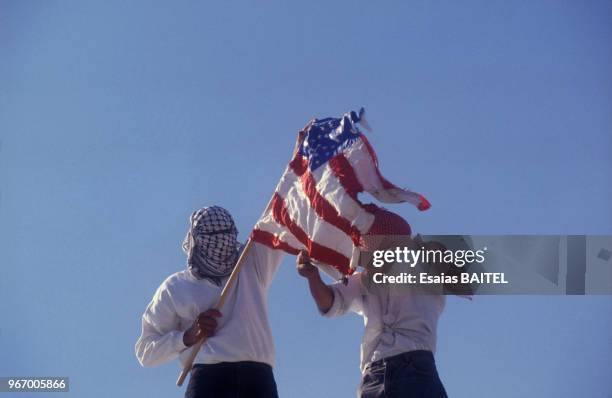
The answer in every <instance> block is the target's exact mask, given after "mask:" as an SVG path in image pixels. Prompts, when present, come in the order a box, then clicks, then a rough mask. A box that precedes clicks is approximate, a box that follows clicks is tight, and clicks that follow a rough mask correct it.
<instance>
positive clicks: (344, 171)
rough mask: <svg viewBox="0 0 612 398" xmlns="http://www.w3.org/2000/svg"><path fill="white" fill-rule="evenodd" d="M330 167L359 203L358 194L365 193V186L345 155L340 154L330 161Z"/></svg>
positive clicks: (345, 188)
mask: <svg viewBox="0 0 612 398" xmlns="http://www.w3.org/2000/svg"><path fill="white" fill-rule="evenodd" d="M329 167H330V168H331V170H332V171H333V172H334V175H335V176H336V178H338V180H339V181H340V184H341V185H342V187H344V190H345V191H346V192H347V193H348V194H349V195H350V196H351V197H352V198H353V199H354V200H355V201H357V202H359V200H358V199H357V194H358V193H359V192H363V186H362V185H361V183H360V182H359V180H358V179H357V174H355V170H353V166H351V164H350V163H349V161H348V159H347V158H346V157H345V156H344V155H343V154H341V153H340V154H338V155H336V156H334V157H333V158H331V159H330V160H329Z"/></svg>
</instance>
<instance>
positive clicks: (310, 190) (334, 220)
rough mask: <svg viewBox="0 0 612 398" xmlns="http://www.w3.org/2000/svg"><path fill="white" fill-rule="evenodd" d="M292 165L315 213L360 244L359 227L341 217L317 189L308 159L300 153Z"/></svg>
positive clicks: (356, 243)
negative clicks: (309, 169)
mask: <svg viewBox="0 0 612 398" xmlns="http://www.w3.org/2000/svg"><path fill="white" fill-rule="evenodd" d="M300 160H301V161H300ZM290 165H291V168H292V169H293V171H294V173H295V174H296V175H297V176H298V177H299V179H300V183H301V185H302V190H303V191H304V193H305V194H306V197H307V198H308V200H309V202H310V206H311V207H312V208H313V209H314V211H315V213H316V214H317V215H318V216H319V217H321V218H322V219H323V220H325V221H327V222H328V223H330V224H332V225H333V226H335V227H336V228H338V229H339V230H341V231H342V232H344V233H345V234H347V235H348V236H349V237H350V238H351V239H352V241H353V243H354V244H355V245H359V240H360V238H361V233H360V232H359V230H358V229H357V228H355V227H353V226H352V225H351V223H350V222H349V221H348V220H347V219H346V218H343V217H341V216H340V215H339V214H338V211H337V210H336V208H335V207H334V206H332V204H331V203H329V202H328V201H327V199H325V198H324V197H323V196H322V195H321V194H320V193H319V192H318V191H317V182H316V181H315V178H314V176H313V175H312V174H311V173H310V172H309V171H308V162H307V160H306V159H305V158H304V157H303V156H301V155H298V156H296V158H295V159H294V160H293V161H292V162H291V163H290Z"/></svg>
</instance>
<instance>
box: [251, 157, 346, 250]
mask: <svg viewBox="0 0 612 398" xmlns="http://www.w3.org/2000/svg"><path fill="white" fill-rule="evenodd" d="M276 193H277V194H278V195H279V196H281V197H282V198H283V200H284V203H285V207H286V209H287V212H288V213H289V218H291V220H292V221H293V222H295V223H296V224H297V225H298V226H299V227H300V228H301V229H302V230H303V231H304V232H305V233H306V235H308V237H309V238H310V240H311V241H313V242H316V243H318V244H320V245H322V246H325V247H328V248H330V249H332V250H335V251H337V252H338V253H340V254H342V255H344V256H346V257H347V258H349V259H350V258H351V257H352V255H353V250H354V247H355V246H354V244H353V241H352V239H351V237H350V236H349V235H347V234H346V233H344V231H342V230H340V229H338V228H337V227H336V226H334V225H333V224H331V223H329V222H327V221H326V220H324V219H323V218H321V217H319V216H318V215H317V214H316V212H315V211H314V209H313V208H312V207H311V205H310V201H309V200H308V197H307V196H306V193H305V192H304V190H303V189H302V184H301V182H300V181H299V178H298V176H297V175H296V174H295V173H294V172H293V170H292V169H291V168H287V170H286V171H285V174H284V175H283V176H282V177H281V180H280V182H279V183H278V186H277V189H276ZM270 224H273V225H270ZM257 228H259V229H261V230H264V231H267V232H271V233H274V234H275V235H277V236H278V237H279V238H280V239H281V240H283V241H285V242H287V243H288V244H290V245H291V246H292V247H295V248H298V249H300V250H301V249H303V248H304V245H302V244H301V243H299V241H298V240H297V238H295V237H294V236H293V234H291V232H290V231H289V229H287V228H285V227H282V226H280V225H278V224H277V223H276V221H274V219H273V217H272V211H271V210H270V211H269V212H268V213H266V215H265V216H264V217H262V218H261V219H260V221H259V222H258V223H257ZM274 228H278V229H280V228H282V231H280V232H279V231H278V230H275V229H274ZM289 235H290V236H289Z"/></svg>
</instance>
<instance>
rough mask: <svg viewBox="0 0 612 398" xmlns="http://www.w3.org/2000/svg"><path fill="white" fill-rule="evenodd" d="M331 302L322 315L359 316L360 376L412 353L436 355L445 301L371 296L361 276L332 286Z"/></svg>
mask: <svg viewBox="0 0 612 398" xmlns="http://www.w3.org/2000/svg"><path fill="white" fill-rule="evenodd" d="M332 290H333V294H334V301H333V304H332V306H331V307H330V309H329V310H328V311H327V312H326V313H324V314H323V315H325V316H327V317H335V316H339V315H343V314H346V313H347V312H349V311H351V312H355V313H357V314H359V315H361V316H363V320H364V324H365V332H364V334H363V338H362V341H361V364H360V368H361V372H362V373H363V372H365V370H366V368H367V366H368V365H369V364H370V363H372V362H374V361H377V360H379V359H382V358H388V357H390V356H393V355H397V354H401V353H403V352H408V351H414V350H428V351H431V352H433V353H435V352H436V342H437V328H438V319H439V317H440V315H441V314H442V311H443V310H444V305H445V302H446V298H445V296H444V295H442V294H419V293H416V292H404V293H403V294H401V295H400V294H389V291H386V293H380V294H372V293H370V292H368V291H367V290H366V288H365V286H364V284H363V283H362V273H361V272H358V273H355V274H353V275H351V276H350V277H349V278H348V283H347V284H346V285H344V284H343V283H342V282H338V283H335V284H333V285H332Z"/></svg>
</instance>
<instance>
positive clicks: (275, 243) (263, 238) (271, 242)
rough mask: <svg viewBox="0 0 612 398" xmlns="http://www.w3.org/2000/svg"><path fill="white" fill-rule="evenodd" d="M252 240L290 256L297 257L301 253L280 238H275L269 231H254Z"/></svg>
mask: <svg viewBox="0 0 612 398" xmlns="http://www.w3.org/2000/svg"><path fill="white" fill-rule="evenodd" d="M251 239H253V240H254V241H255V242H259V243H262V244H264V245H266V246H268V247H270V248H272V249H280V250H282V251H284V252H287V253H289V254H293V255H294V256H297V255H298V254H299V253H300V251H299V250H298V249H296V248H295V247H293V246H291V245H290V244H289V243H287V242H283V241H282V240H280V239H279V238H278V236H275V235H274V234H273V233H270V232H268V231H262V230H261V229H254V230H253V232H251Z"/></svg>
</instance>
